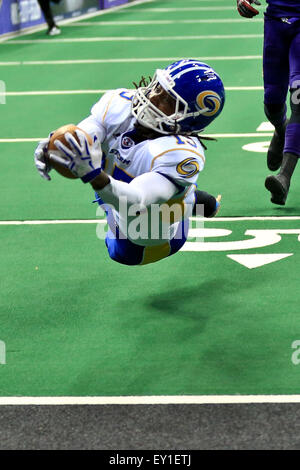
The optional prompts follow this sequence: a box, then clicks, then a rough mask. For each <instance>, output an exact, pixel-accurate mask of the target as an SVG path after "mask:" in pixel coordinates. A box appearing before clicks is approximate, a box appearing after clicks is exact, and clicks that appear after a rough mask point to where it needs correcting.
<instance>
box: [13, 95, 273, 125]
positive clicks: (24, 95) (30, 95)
mask: <svg viewBox="0 0 300 470" xmlns="http://www.w3.org/2000/svg"><path fill="white" fill-rule="evenodd" d="M263 89H264V88H263V87H262V86H248V87H247V86H241V87H225V90H226V91H261V90H263ZM108 90H109V89H99V90H39V91H7V92H6V93H5V96H40V95H93V94H96V95H98V94H101V93H106V92H107V91H108ZM261 130H264V129H261ZM267 130H269V129H267Z"/></svg>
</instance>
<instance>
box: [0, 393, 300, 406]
mask: <svg viewBox="0 0 300 470" xmlns="http://www.w3.org/2000/svg"><path fill="white" fill-rule="evenodd" d="M231 403H300V395H170V396H168V395H161V396H160V395H150V396H111V397H105V396H103V397H101V396H98V397H97V396H92V397H89V396H86V397H83V396H80V397H79V396H78V397H76V396H73V397H70V396H58V397H55V396H53V397H38V396H34V397H29V396H25V397H20V396H18V397H0V405H168V404H190V405H192V404H199V405H205V404H231Z"/></svg>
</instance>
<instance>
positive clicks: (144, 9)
mask: <svg viewBox="0 0 300 470" xmlns="http://www.w3.org/2000/svg"><path fill="white" fill-rule="evenodd" d="M132 11H134V12H136V11H141V12H143V13H146V12H156V13H169V12H176V13H179V15H180V12H181V11H236V6H232V7H231V6H230V7H175V8H134V9H132ZM120 13H126V11H123V12H120Z"/></svg>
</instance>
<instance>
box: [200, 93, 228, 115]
mask: <svg viewBox="0 0 300 470" xmlns="http://www.w3.org/2000/svg"><path fill="white" fill-rule="evenodd" d="M196 101H197V105H198V106H199V108H200V109H205V108H209V111H206V112H205V113H203V116H214V115H215V114H217V112H218V111H219V110H220V107H221V102H222V100H221V98H220V96H219V95H218V93H216V92H215V91H212V90H206V91H202V92H201V93H199V95H198V96H197V100H196Z"/></svg>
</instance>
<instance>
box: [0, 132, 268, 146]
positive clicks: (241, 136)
mask: <svg viewBox="0 0 300 470" xmlns="http://www.w3.org/2000/svg"><path fill="white" fill-rule="evenodd" d="M205 136H206V137H213V138H216V139H218V138H219V139H221V138H222V139H227V138H228V139H235V138H244V137H272V136H273V133H269V132H264V133H259V132H256V133H255V132H253V133H249V134H203V137H205ZM43 139H45V137H32V138H31V137H29V138H28V137H26V138H22V137H21V138H11V139H0V143H1V144H5V143H19V142H39V141H40V140H43Z"/></svg>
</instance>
